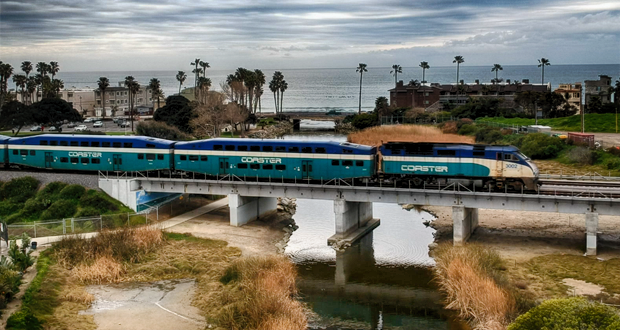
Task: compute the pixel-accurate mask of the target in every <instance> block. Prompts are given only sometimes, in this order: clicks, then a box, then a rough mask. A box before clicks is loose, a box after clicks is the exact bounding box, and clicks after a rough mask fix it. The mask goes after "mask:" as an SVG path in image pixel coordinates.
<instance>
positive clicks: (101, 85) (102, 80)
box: [97, 77, 110, 119]
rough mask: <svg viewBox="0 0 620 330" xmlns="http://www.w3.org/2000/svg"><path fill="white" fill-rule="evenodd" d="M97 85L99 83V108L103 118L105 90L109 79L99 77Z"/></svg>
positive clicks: (108, 85)
mask: <svg viewBox="0 0 620 330" xmlns="http://www.w3.org/2000/svg"><path fill="white" fill-rule="evenodd" d="M97 85H99V92H100V93H101V108H102V109H103V111H102V113H101V117H102V118H104V119H105V90H106V89H107V88H108V87H110V80H108V78H106V77H99V80H98V81H97Z"/></svg>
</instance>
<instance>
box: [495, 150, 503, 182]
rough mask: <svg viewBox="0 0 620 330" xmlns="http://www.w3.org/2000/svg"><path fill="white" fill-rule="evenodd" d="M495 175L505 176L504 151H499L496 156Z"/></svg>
mask: <svg viewBox="0 0 620 330" xmlns="http://www.w3.org/2000/svg"><path fill="white" fill-rule="evenodd" d="M495 173H496V174H495V176H497V177H500V176H504V153H502V152H498V153H497V156H496V157H495Z"/></svg>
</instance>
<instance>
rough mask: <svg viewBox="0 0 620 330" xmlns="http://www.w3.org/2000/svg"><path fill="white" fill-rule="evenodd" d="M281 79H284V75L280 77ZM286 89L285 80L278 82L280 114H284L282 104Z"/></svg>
mask: <svg viewBox="0 0 620 330" xmlns="http://www.w3.org/2000/svg"><path fill="white" fill-rule="evenodd" d="M282 78H284V75H283V76H282ZM287 89H288V83H287V82H286V80H284V79H282V81H281V82H280V113H283V112H284V107H283V106H282V104H283V102H284V91H286V90H287Z"/></svg>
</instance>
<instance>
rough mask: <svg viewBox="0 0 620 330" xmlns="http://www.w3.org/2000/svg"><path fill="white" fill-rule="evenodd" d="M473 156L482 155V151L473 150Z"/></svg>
mask: <svg viewBox="0 0 620 330" xmlns="http://www.w3.org/2000/svg"><path fill="white" fill-rule="evenodd" d="M474 157H484V151H474Z"/></svg>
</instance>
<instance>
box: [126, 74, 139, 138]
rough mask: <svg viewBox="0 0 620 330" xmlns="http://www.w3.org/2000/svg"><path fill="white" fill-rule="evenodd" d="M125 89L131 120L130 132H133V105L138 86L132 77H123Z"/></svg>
mask: <svg viewBox="0 0 620 330" xmlns="http://www.w3.org/2000/svg"><path fill="white" fill-rule="evenodd" d="M125 87H127V88H128V89H129V118H130V120H131V130H132V131H133V105H134V100H135V96H136V93H138V91H139V90H140V84H139V83H138V82H137V81H136V79H135V78H134V77H132V76H127V77H125Z"/></svg>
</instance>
